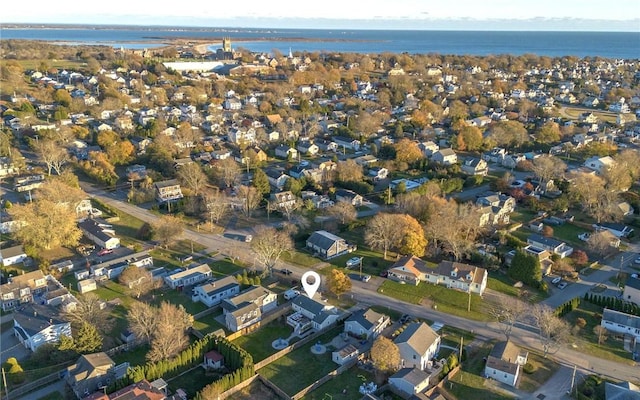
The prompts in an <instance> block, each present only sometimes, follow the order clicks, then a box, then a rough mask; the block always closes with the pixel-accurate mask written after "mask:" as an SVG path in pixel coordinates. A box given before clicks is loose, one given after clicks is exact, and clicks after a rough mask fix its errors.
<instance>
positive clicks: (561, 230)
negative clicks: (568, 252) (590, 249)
mask: <svg viewBox="0 0 640 400" xmlns="http://www.w3.org/2000/svg"><path fill="white" fill-rule="evenodd" d="M552 228H553V236H554V237H555V238H556V239H559V240H562V241H564V242H567V243H569V244H574V245H578V247H584V242H583V241H581V240H580V239H578V235H579V234H581V233H583V232H586V231H585V229H584V228H581V227H579V226H577V225H574V224H572V223H569V222H568V223H565V224H562V225H558V226H553V227H552Z"/></svg>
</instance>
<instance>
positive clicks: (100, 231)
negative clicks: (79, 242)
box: [78, 219, 120, 249]
mask: <svg viewBox="0 0 640 400" xmlns="http://www.w3.org/2000/svg"><path fill="white" fill-rule="evenodd" d="M78 228H80V230H81V231H82V233H84V235H85V236H86V237H87V239H89V240H91V241H92V242H94V243H95V244H97V245H98V246H100V247H102V248H103V249H116V248H118V247H120V239H119V238H117V237H116V231H115V230H114V229H113V226H112V225H110V224H107V223H103V222H100V221H98V220H95V219H86V220H84V221H82V222H80V223H78Z"/></svg>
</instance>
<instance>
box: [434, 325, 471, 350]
mask: <svg viewBox="0 0 640 400" xmlns="http://www.w3.org/2000/svg"><path fill="white" fill-rule="evenodd" d="M439 333H440V336H441V337H442V339H443V340H449V341H451V342H454V343H456V346H459V345H460V338H461V337H462V339H463V344H469V343H471V342H472V341H473V339H475V337H476V335H474V334H473V333H471V332H469V331H465V330H463V329H459V328H455V327H453V326H449V325H445V326H443V327H442V330H441V331H440V332H439Z"/></svg>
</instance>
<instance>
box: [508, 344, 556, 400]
mask: <svg viewBox="0 0 640 400" xmlns="http://www.w3.org/2000/svg"><path fill="white" fill-rule="evenodd" d="M527 363H528V364H531V365H532V366H533V373H531V374H527V373H523V374H522V375H521V376H522V377H521V378H520V385H519V386H518V388H519V389H521V390H524V391H526V392H529V393H533V392H535V391H536V390H537V389H538V388H539V387H540V385H542V384H544V383H545V382H546V381H548V380H549V378H551V377H552V376H553V374H555V373H556V371H558V369H559V368H560V364H558V363H556V362H554V361H553V360H551V359H550V358H544V357H542V356H541V355H539V354H536V353H529V357H528V358H527Z"/></svg>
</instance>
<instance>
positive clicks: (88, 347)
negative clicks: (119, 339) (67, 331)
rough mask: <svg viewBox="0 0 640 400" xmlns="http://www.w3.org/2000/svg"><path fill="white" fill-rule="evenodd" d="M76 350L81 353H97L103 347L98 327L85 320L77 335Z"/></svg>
mask: <svg viewBox="0 0 640 400" xmlns="http://www.w3.org/2000/svg"><path fill="white" fill-rule="evenodd" d="M75 336H76V337H75V339H74V342H75V350H76V351H77V352H78V353H81V354H88V353H95V352H96V351H100V350H101V349H102V336H101V335H100V332H98V329H97V328H96V327H95V326H94V325H91V324H90V323H88V322H86V321H85V322H83V323H82V327H80V329H79V330H78V332H77V333H76V335H75Z"/></svg>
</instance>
